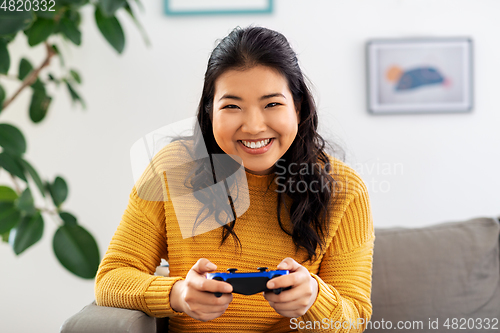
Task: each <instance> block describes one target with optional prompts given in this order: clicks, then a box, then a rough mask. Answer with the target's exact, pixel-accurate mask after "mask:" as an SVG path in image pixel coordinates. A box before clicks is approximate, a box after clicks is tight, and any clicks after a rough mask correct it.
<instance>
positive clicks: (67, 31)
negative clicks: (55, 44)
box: [59, 17, 82, 45]
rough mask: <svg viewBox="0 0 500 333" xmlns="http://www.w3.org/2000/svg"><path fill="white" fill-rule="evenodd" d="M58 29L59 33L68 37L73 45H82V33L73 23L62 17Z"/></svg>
mask: <svg viewBox="0 0 500 333" xmlns="http://www.w3.org/2000/svg"><path fill="white" fill-rule="evenodd" d="M59 27H60V29H61V32H62V33H63V34H64V35H65V36H66V37H68V39H69V40H70V41H72V42H73V44H75V45H80V44H81V43H82V33H81V32H80V30H78V27H77V26H76V24H75V22H74V21H72V20H70V19H68V18H65V17H63V18H61V20H60V21H59Z"/></svg>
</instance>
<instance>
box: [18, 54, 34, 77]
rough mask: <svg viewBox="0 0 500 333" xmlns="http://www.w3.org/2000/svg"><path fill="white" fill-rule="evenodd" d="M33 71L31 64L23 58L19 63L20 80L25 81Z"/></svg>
mask: <svg viewBox="0 0 500 333" xmlns="http://www.w3.org/2000/svg"><path fill="white" fill-rule="evenodd" d="M32 70H33V66H32V65H31V63H30V62H29V61H28V60H27V59H26V58H22V59H21V62H20V63H19V80H21V81H22V80H24V79H25V78H26V76H28V74H29V73H30V72H31V71H32Z"/></svg>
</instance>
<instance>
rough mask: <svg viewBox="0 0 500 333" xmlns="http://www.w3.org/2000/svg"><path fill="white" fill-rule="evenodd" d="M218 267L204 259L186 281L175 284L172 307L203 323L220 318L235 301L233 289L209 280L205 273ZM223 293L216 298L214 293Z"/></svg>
mask: <svg viewBox="0 0 500 333" xmlns="http://www.w3.org/2000/svg"><path fill="white" fill-rule="evenodd" d="M216 269H217V266H216V265H215V264H213V263H211V262H210V261H209V260H208V259H205V258H202V259H200V260H198V261H197V262H196V264H194V266H193V267H191V269H190V270H189V272H188V274H187V275H186V279H184V280H179V281H177V282H176V283H174V285H173V287H172V290H171V292H170V306H171V307H172V309H174V310H175V311H177V312H184V313H185V314H187V315H188V316H190V317H192V318H194V319H198V320H201V321H209V320H212V319H215V318H217V317H220V316H221V315H222V314H223V313H224V312H225V311H226V309H227V307H228V306H229V303H231V301H232V300H233V295H232V294H231V292H232V291H233V287H232V286H231V285H230V284H229V283H226V282H222V281H216V280H209V279H207V278H206V277H205V273H208V272H212V271H214V270H216ZM215 292H220V293H222V296H221V297H218V298H217V297H215V295H214V293H215Z"/></svg>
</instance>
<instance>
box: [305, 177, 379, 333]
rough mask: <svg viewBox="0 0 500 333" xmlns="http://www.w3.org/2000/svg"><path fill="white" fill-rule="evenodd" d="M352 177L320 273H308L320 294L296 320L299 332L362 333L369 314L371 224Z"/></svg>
mask: <svg viewBox="0 0 500 333" xmlns="http://www.w3.org/2000/svg"><path fill="white" fill-rule="evenodd" d="M352 176H354V177H352V178H351V177H350V178H351V179H349V182H347V184H348V185H349V186H348V193H347V200H346V201H347V202H348V204H347V206H346V208H345V210H344V211H343V215H342V218H341V220H340V224H339V225H338V228H337V231H336V234H335V236H334V237H333V240H332V242H331V243H330V245H329V247H328V248H327V250H326V253H325V254H324V257H323V259H322V262H321V264H320V268H319V273H318V274H317V275H316V274H312V273H311V275H312V276H313V277H314V278H315V279H316V280H317V281H318V287H319V291H318V296H317V298H316V301H315V303H314V304H313V306H312V307H311V308H310V309H309V311H308V312H307V313H306V314H305V315H303V316H302V317H300V318H297V328H298V329H299V331H301V332H363V330H364V329H365V327H366V323H367V321H369V320H370V317H371V314H372V305H371V300H370V294H371V277H372V262H373V245H374V240H375V234H374V229H373V220H372V215H371V211H370V203H369V198H368V191H367V189H366V186H365V184H364V183H363V181H362V180H361V179H360V178H359V176H357V175H356V174H354V175H352ZM301 321H302V323H300V322H301ZM315 322H316V325H317V326H316V327H315V326H314V323H315ZM308 323H309V325H310V326H309V328H308V326H307V324H308ZM299 324H301V326H302V328H301V327H300V325H299ZM311 325H312V326H311ZM310 327H312V330H311V329H310Z"/></svg>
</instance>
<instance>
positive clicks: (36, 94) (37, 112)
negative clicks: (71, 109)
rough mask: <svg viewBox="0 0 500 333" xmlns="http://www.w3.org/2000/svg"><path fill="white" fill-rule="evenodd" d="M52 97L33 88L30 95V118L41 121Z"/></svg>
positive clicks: (35, 121) (36, 121)
mask: <svg viewBox="0 0 500 333" xmlns="http://www.w3.org/2000/svg"><path fill="white" fill-rule="evenodd" d="M51 101H52V97H50V96H47V95H46V94H45V91H42V90H34V91H33V95H32V96H31V104H30V119H31V121H33V122H34V123H39V122H41V121H42V120H43V119H44V118H45V116H46V115H47V111H48V109H49V105H50V102H51Z"/></svg>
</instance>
